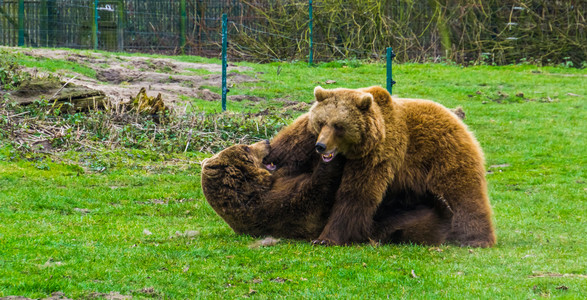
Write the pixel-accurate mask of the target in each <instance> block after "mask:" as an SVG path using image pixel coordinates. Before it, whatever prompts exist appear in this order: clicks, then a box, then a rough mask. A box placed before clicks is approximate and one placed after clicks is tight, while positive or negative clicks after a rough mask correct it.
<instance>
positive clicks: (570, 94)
mask: <svg viewBox="0 0 587 300" xmlns="http://www.w3.org/2000/svg"><path fill="white" fill-rule="evenodd" d="M567 96H571V97H581V95H577V94H573V93H567Z"/></svg>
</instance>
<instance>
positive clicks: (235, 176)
mask: <svg viewBox="0 0 587 300" xmlns="http://www.w3.org/2000/svg"><path fill="white" fill-rule="evenodd" d="M285 132H286V133H287V132H288V130H287V129H286V130H285ZM280 136H281V135H280ZM282 137H283V138H285V137H284V136H282ZM290 141H291V140H290ZM310 146H311V145H310ZM311 148H313V147H311ZM267 152H268V144H266V143H257V144H254V145H251V146H245V145H236V146H232V147H229V148H227V149H225V150H223V151H222V152H220V153H218V154H217V155H215V156H214V157H212V158H209V159H207V160H205V161H204V163H203V165H202V188H203V191H204V195H205V196H206V199H207V201H208V202H209V203H210V205H211V206H212V207H213V208H214V210H215V211H216V212H217V213H218V215H220V216H221V217H222V218H223V219H224V220H225V221H226V222H227V223H228V224H229V226H230V227H231V228H232V229H233V230H234V231H235V232H236V233H242V234H250V235H253V236H264V235H272V236H274V237H285V238H297V239H305V240H311V239H315V238H316V237H318V235H319V234H320V233H321V232H322V230H323V228H324V226H325V224H326V222H327V221H328V216H329V214H330V210H331V208H332V205H333V203H334V195H335V192H336V189H337V188H338V186H339V183H340V178H341V174H342V171H343V169H342V167H343V164H344V157H342V156H341V157H339V158H336V159H335V160H333V161H332V162H331V163H329V164H324V163H320V162H319V161H318V160H314V161H315V163H316V165H315V166H310V168H313V169H314V172H311V173H303V174H299V175H282V174H284V173H288V174H291V173H292V172H296V171H295V170H294V169H295V168H293V167H291V168H289V170H288V168H287V167H282V169H281V170H277V171H275V172H273V174H270V173H269V172H268V171H267V169H266V166H265V165H264V164H262V163H261V162H260V161H261V158H262V157H264V156H265V155H266V153H267ZM310 154H312V155H313V156H317V154H316V153H315V152H312V153H310ZM305 160H306V161H308V158H307V157H306V158H305ZM300 162H301V161H300ZM301 163H302V165H305V166H307V165H308V162H301ZM298 166H299V165H298ZM298 170H299V169H298ZM389 196H393V198H394V199H403V198H405V197H406V196H405V195H389ZM403 202H406V203H412V202H414V201H410V200H404V201H403ZM385 203H388V202H385ZM412 206H413V207H410V210H409V211H406V210H404V209H403V207H404V206H403V205H401V203H400V202H398V201H396V202H395V203H391V201H390V202H389V203H388V204H387V205H382V206H381V208H382V210H385V211H384V212H382V213H381V214H378V215H377V216H376V218H377V222H376V224H377V225H376V228H377V233H376V235H374V236H375V237H376V238H377V240H381V241H383V242H413V243H421V244H430V245H432V244H440V243H442V242H443V241H444V240H443V239H442V237H443V235H442V232H439V230H444V231H445V232H446V231H447V230H446V229H444V228H445V227H447V226H450V220H451V219H450V216H451V215H450V209H448V206H446V205H445V206H444V207H439V208H435V207H430V206H427V205H425V204H422V203H420V204H418V205H417V206H415V204H414V205H412ZM438 212H440V213H438ZM442 213H444V215H443V214H442ZM447 224H448V225H447Z"/></svg>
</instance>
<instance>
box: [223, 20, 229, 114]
mask: <svg viewBox="0 0 587 300" xmlns="http://www.w3.org/2000/svg"><path fill="white" fill-rule="evenodd" d="M226 27H227V17H226V14H222V111H226V93H228V89H227V88H226V44H227V39H228V37H227V34H226Z"/></svg>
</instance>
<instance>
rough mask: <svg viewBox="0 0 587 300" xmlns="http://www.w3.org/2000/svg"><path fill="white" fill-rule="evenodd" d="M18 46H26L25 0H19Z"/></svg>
mask: <svg viewBox="0 0 587 300" xmlns="http://www.w3.org/2000/svg"><path fill="white" fill-rule="evenodd" d="M18 46H19V47H20V46H24V0H19V1H18Z"/></svg>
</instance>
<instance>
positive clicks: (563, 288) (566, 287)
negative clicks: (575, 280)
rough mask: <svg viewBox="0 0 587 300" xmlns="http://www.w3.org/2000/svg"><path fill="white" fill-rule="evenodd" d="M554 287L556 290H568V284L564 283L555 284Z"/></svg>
mask: <svg viewBox="0 0 587 300" xmlns="http://www.w3.org/2000/svg"><path fill="white" fill-rule="evenodd" d="M556 289H557V290H568V289H569V287H568V286H566V285H561V286H557V287H556Z"/></svg>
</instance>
